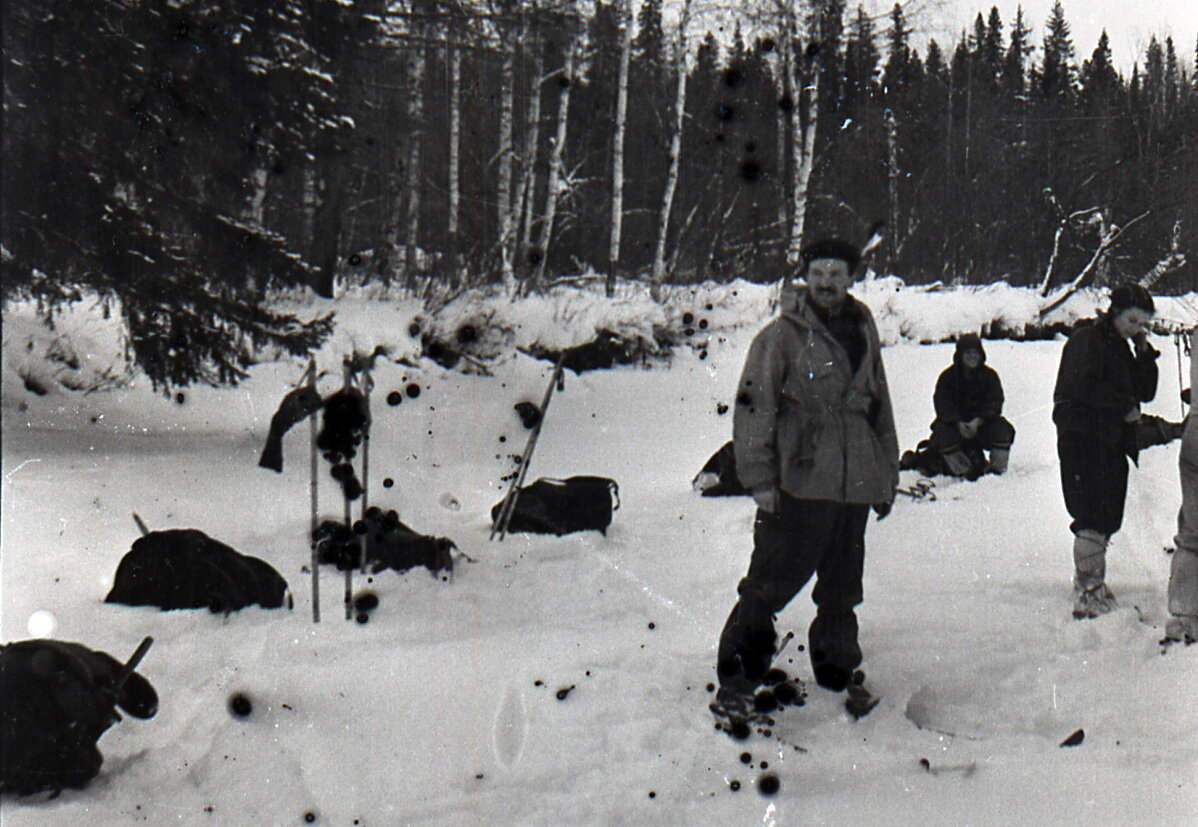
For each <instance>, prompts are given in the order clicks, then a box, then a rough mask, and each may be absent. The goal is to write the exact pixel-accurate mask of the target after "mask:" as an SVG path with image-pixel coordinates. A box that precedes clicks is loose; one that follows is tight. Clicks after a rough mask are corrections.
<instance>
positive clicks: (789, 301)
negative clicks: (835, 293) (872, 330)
mask: <svg viewBox="0 0 1198 827" xmlns="http://www.w3.org/2000/svg"><path fill="white" fill-rule="evenodd" d="M780 304H781V307H782V315H783V316H785V317H786V318H788V319H790V320H791V321H792V322H794V323H795V324H797V325H799V326H800V327H804V328H810V329H812V330H819V331H823V332H824V333H827V332H828V327H827V325H825V324H824V322H823V319H821V318H820V317H819V316H818V315H816V312H815V310H814V309H812V307H811V305H810V303H808V301H807V288H806V287H793V288H784V289H783V291H782V299H781V302H780ZM864 307H865V305H864V304H862V303H861V301H860V300H858V299H857V298H856V297H855V296H853V294H852V293H849V294H847V295H846V296H845V297H844V304H843V305H841V307H840V314H841V315H847V316H849V317H850V318H853V319H856V320H857V321H860V320H861V317H862V312H861V311H862V309H863V308H864ZM829 335H830V334H829Z"/></svg>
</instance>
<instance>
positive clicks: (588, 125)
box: [2, 0, 1198, 384]
mask: <svg viewBox="0 0 1198 827" xmlns="http://www.w3.org/2000/svg"><path fill="white" fill-rule="evenodd" d="M2 13H3V24H4V51H5V67H4V68H5V72H4V75H5V76H4V108H5V111H4V114H5V130H4V139H3V141H4V144H3V176H4V181H5V186H4V193H3V203H2V209H3V251H2V253H3V270H4V293H5V296H6V297H7V296H13V295H27V294H35V295H38V296H41V297H44V298H47V299H50V300H54V299H55V298H62V297H64V296H69V295H71V293H72V291H73V290H75V289H77V288H78V287H89V288H95V289H98V290H99V291H100V292H101V293H102V294H104V295H111V296H114V297H117V298H119V299H121V312H123V313H124V314H125V317H126V321H127V323H128V324H129V327H130V332H131V334H132V335H131V342H132V346H133V348H134V350H135V352H136V354H135V355H136V356H137V358H138V359H139V361H141V362H142V363H143V365H146V366H148V370H149V372H150V374H151V376H152V377H154V378H155V380H156V381H158V382H160V383H162V384H186V383H187V382H190V381H195V380H197V379H208V380H214V381H221V380H228V379H233V378H236V376H237V375H238V374H239V373H240V370H241V368H242V367H243V366H244V364H245V359H246V353H247V344H248V343H250V342H251V341H253V342H257V343H262V342H274V343H277V344H283V345H285V346H287V347H289V348H291V349H292V350H294V351H295V352H303V351H304V350H305V349H306V348H308V347H310V346H311V345H312V344H313V343H314V342H315V341H318V340H319V339H320V337H321V336H323V335H324V334H325V333H326V332H327V326H328V320H318V321H317V322H313V323H308V324H301V323H300V322H298V321H297V320H295V319H293V318H288V317H284V316H279V315H277V314H273V313H272V312H270V311H269V310H267V309H264V308H263V307H262V306H261V303H260V301H259V299H260V298H261V296H262V295H264V293H263V291H265V290H266V289H267V288H269V287H272V286H277V285H289V284H310V285H312V286H313V287H314V288H315V289H317V291H318V292H321V293H323V294H326V295H329V294H331V292H332V288H333V283H334V280H335V278H338V277H342V278H349V279H356V280H362V281H370V280H383V281H391V282H399V283H406V284H410V285H413V286H418V287H420V288H421V289H437V290H442V291H444V290H446V289H457V288H459V287H461V286H463V285H466V284H480V283H488V282H502V283H504V284H505V286H506V287H507V288H508V289H510V290H528V289H539V288H541V287H543V286H544V285H546V284H549V283H552V282H553V280H554V279H555V278H558V277H561V276H569V275H575V274H579V273H582V272H586V271H590V270H593V271H595V272H597V273H600V274H608V275H609V276H614V275H619V276H621V277H632V278H641V279H651V280H653V281H655V282H661V281H673V282H688V281H696V280H703V279H715V280H726V279H731V278H738V277H743V278H749V279H753V280H756V281H765V280H773V279H776V278H777V277H778V276H779V275H781V274H782V273H783V272H785V269H786V267H787V261H788V259H789V260H793V257H794V253H795V251H796V250H797V248H798V247H799V245H800V244H801V243H802V240H803V238H804V237H805V236H806V237H810V236H811V235H814V234H822V233H827V232H835V233H838V234H842V235H846V236H848V237H850V238H854V239H861V238H863V236H864V234H865V232H866V229H867V228H868V227H869V226H870V225H872V224H873V223H874V222H876V221H878V220H883V221H885V222H886V226H887V233H886V241H885V243H884V244H883V246H882V247H881V249H880V250H879V253H878V257H877V259H875V268H876V269H878V270H883V271H886V272H892V273H895V274H898V275H900V276H902V277H903V278H904V279H906V280H907V281H909V282H916V283H926V282H930V281H936V280H943V281H954V282H970V283H986V282H990V281H994V280H997V279H1005V280H1008V281H1010V282H1011V283H1013V284H1033V285H1044V286H1045V287H1048V286H1049V285H1058V284H1062V283H1065V282H1068V281H1070V280H1072V279H1074V278H1077V277H1079V276H1082V277H1084V278H1087V279H1089V280H1091V281H1093V282H1095V283H1104V282H1110V281H1113V280H1116V279H1123V278H1135V279H1147V280H1148V281H1150V282H1152V283H1154V284H1155V285H1156V287H1155V289H1158V290H1165V291H1181V290H1193V289H1196V288H1198V270H1196V269H1195V263H1194V258H1193V256H1192V255H1191V257H1190V260H1189V261H1186V259H1185V254H1186V252H1187V251H1193V250H1194V249H1195V246H1196V245H1195V242H1196V241H1198V204H1196V202H1195V199H1194V198H1193V196H1192V190H1193V186H1194V182H1195V181H1196V180H1198V164H1196V158H1195V152H1196V148H1195V140H1196V139H1195V136H1196V135H1198V84H1196V79H1195V76H1194V73H1193V72H1192V71H1190V69H1189V68H1188V64H1189V63H1190V62H1191V59H1192V57H1193V56H1192V55H1189V54H1179V51H1178V50H1179V48H1188V47H1189V45H1193V46H1195V47H1198V44H1187V45H1185V46H1181V45H1180V44H1174V43H1173V42H1172V41H1171V40H1169V39H1167V38H1166V39H1164V40H1160V39H1157V38H1155V37H1154V38H1153V39H1152V40H1151V41H1150V43H1149V45H1148V47H1147V49H1146V51H1145V53H1144V55H1143V57H1142V60H1141V62H1139V63H1138V64H1137V65H1136V66H1135V67H1134V68H1133V69H1132V70H1131V71H1130V72H1129V73H1120V72H1119V71H1117V69H1116V67H1114V66H1113V65H1112V62H1111V52H1110V49H1109V46H1108V43H1107V40H1106V37H1105V35H1104V37H1103V38H1102V39H1101V40H1100V41H1099V43H1097V44H1085V45H1075V44H1074V43H1073V42H1072V39H1071V35H1070V30H1069V25H1068V21H1067V19H1066V15H1065V11H1064V9H1063V7H1062V6H1061V4H1060V3H1059V2H1058V3H1057V5H1056V6H1055V7H1054V9H1053V12H1052V14H1051V16H1050V18H1049V20H1048V21H1047V22H1046V23H1045V24H1044V26H1043V27H1042V30H1041V31H1036V30H1035V28H1034V25H1033V22H1032V21H1029V20H1027V19H1025V18H1024V17H1023V15H1022V13H1020V14H1019V15H1017V17H1016V18H1015V19H1014V20H1010V21H1004V20H1002V19H1001V17H1000V15H999V13H998V11H997V9H991V10H990V11H989V12H988V13H979V14H978V16H977V19H976V22H975V24H974V26H973V28H972V30H971V31H970V32H968V33H967V34H966V35H965V36H964V37H963V38H962V39H961V40H960V41H959V42H957V43H952V44H939V43H937V42H935V41H931V42H929V43H928V44H927V45H926V46H924V47H923V48H922V49H918V48H916V47H915V46H914V45H913V43H912V38H911V29H912V24H913V23H912V21H910V20H908V19H906V17H905V15H904V11H903V7H902V5H900V4H896V5H895V7H894V8H893V10H892V12H891V13H890V14H889V15H888V16H886V17H883V18H880V19H874V18H871V17H870V16H868V15H867V14H866V13H865V12H864V11H863V10H862V9H860V8H856V7H849V6H847V5H846V2H845V0H791V1H790V2H787V1H786V0H776V1H775V0H763V2H762V3H760V4H759V5H758V6H757V7H756V9H755V10H752V11H744V10H740V11H738V12H736V14H735V15H732V14H730V13H729V12H727V10H726V8H724V9H723V10H720V9H716V8H714V7H712V8H708V7H705V6H703V5H701V4H700V3H699V2H698V0H680V2H679V3H677V4H675V5H672V6H671V8H670V18H669V20H668V21H667V20H666V19H665V17H664V16H663V9H662V1H661V0H612V2H604V0H594V2H592V1H591V0H583V1H579V2H576V1H575V0H478V1H477V2H465V0H405V2H391V1H390V0H357V2H353V3H342V2H338V0H274V2H269V3H261V2H258V0H179V2H173V3H167V2H164V0H151V2H142V1H141V0H102V2H95V3H86V4H77V3H73V2H70V0H39V2H36V3H35V2H32V0H12V2H8V3H6V4H4V7H3V12H2Z"/></svg>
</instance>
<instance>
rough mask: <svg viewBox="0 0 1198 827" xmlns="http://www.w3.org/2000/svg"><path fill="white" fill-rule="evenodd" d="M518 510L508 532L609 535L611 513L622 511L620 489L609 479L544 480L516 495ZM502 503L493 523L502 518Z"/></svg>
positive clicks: (498, 507) (498, 506)
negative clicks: (578, 532) (576, 532)
mask: <svg viewBox="0 0 1198 827" xmlns="http://www.w3.org/2000/svg"><path fill="white" fill-rule="evenodd" d="M516 495H517V499H516V507H515V509H514V510H513V511H512V517H511V521H510V522H509V523H508V527H507V530H508V531H509V532H526V533H531V534H556V535H558V536H559V537H560V536H561V535H563V534H572V533H573V532H575V531H592V530H593V531H598V532H599V533H600V534H607V527H608V526H609V525H611V518H612V512H613V511H615V510H617V509H618V508H619V507H620V486H619V485H617V484H616V481H615V480H613V479H609V478H608V477H589V476H579V477H568V478H566V479H564V480H557V479H549V478H546V477H542V478H541V479H539V480H537V481H536V482H534V483H533V484H532V485H526V486H523V487H522V488H520V489H519V491H517V492H516ZM502 508H503V501H502V500H501V501H500V502H498V503H496V504H495V505H494V507H492V508H491V522H492V524H494V522H495V520H497V519H498V518H499V512H500V511H501V510H502Z"/></svg>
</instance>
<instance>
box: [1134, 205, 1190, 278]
mask: <svg viewBox="0 0 1198 827" xmlns="http://www.w3.org/2000/svg"><path fill="white" fill-rule="evenodd" d="M1185 265H1186V254H1185V252H1184V251H1183V250H1182V249H1181V219H1180V218H1178V219H1177V220H1176V221H1174V222H1173V232H1172V234H1171V235H1170V236H1169V252H1168V253H1166V254H1165V255H1164V256H1163V257H1162V258H1161V260H1160V261H1158V262H1157V263H1156V264H1155V265H1153V267H1152V269H1151V270H1149V271H1148V272H1147V273H1145V274H1144V276H1143V277H1142V278H1141V279H1140V284H1142V285H1143V286H1144V287H1145V288H1151V287H1152V286H1153V285H1154V284H1156V283H1157V282H1158V281H1160V279H1161V277H1162V276H1165V275H1168V274H1169V273H1172V272H1175V271H1177V270H1180V269H1181V268H1182V267H1185Z"/></svg>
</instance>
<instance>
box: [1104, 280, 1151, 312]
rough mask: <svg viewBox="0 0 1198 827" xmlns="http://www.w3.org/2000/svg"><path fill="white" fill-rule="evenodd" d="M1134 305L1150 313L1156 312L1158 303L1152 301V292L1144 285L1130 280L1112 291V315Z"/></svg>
mask: <svg viewBox="0 0 1198 827" xmlns="http://www.w3.org/2000/svg"><path fill="white" fill-rule="evenodd" d="M1132 307H1137V308H1139V309H1140V310H1144V311H1147V312H1148V313H1155V312H1156V305H1155V304H1153V302H1152V294H1151V293H1149V292H1148V290H1147V288H1145V287H1144V286H1143V285H1140V284H1136V283H1135V282H1128V283H1127V284H1121V285H1119V286H1118V287H1116V288H1115V289H1114V290H1112V291H1111V309H1110V314H1111V315H1112V316H1115V315H1118V314H1119V313H1121V312H1122V311H1124V310H1127V309H1129V308H1132Z"/></svg>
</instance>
